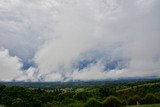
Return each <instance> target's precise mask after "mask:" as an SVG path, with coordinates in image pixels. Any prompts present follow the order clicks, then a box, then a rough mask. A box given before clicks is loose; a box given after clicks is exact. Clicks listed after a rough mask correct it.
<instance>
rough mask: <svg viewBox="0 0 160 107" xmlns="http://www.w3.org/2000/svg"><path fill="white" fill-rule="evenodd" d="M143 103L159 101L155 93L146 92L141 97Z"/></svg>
mask: <svg viewBox="0 0 160 107" xmlns="http://www.w3.org/2000/svg"><path fill="white" fill-rule="evenodd" d="M143 103H144V104H154V103H160V99H159V98H158V97H156V96H155V95H153V94H151V93H148V94H147V95H146V96H145V97H144V99H143Z"/></svg>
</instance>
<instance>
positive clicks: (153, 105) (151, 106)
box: [127, 104, 160, 107]
mask: <svg viewBox="0 0 160 107" xmlns="http://www.w3.org/2000/svg"><path fill="white" fill-rule="evenodd" d="M127 107H160V104H151V105H139V106H137V105H134V106H127Z"/></svg>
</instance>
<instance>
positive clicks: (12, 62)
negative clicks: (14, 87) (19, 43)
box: [0, 49, 22, 81]
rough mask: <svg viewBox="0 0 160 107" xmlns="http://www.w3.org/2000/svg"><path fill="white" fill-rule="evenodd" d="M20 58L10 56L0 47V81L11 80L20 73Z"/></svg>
mask: <svg viewBox="0 0 160 107" xmlns="http://www.w3.org/2000/svg"><path fill="white" fill-rule="evenodd" d="M20 61H21V60H20V59H19V58H18V57H16V56H14V57H12V56H10V55H9V52H8V50H6V49H0V68H1V69H0V75H1V77H0V78H1V79H0V80H1V81H11V80H14V79H15V78H17V76H18V75H20V74H21V73H22V72H21V67H22V63H21V62H20Z"/></svg>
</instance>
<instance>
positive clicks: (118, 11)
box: [0, 0, 160, 81]
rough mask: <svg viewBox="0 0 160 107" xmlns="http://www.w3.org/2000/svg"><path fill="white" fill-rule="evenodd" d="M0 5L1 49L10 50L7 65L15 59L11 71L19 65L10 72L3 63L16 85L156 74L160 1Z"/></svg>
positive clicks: (27, 0)
mask: <svg viewBox="0 0 160 107" xmlns="http://www.w3.org/2000/svg"><path fill="white" fill-rule="evenodd" d="M0 4H2V5H0V23H1V24H0V28H1V30H0V46H1V47H4V48H5V49H8V50H9V52H10V53H8V52H7V54H6V57H9V59H8V60H11V59H12V58H14V59H16V60H17V62H14V63H13V66H15V65H17V64H20V65H19V66H18V67H17V68H14V69H13V68H12V67H10V65H9V64H8V65H7V64H6V68H10V69H7V70H6V73H10V72H15V71H17V72H15V77H16V78H14V79H15V80H18V81H69V80H101V79H118V78H126V77H127V78H128V77H148V76H159V75H160V71H159V69H160V48H159V46H160V42H159V40H160V36H159V34H160V29H159V28H160V21H159V16H160V14H159V8H160V2H159V0H152V1H151V0H150V1H146V0H134V1H131V0H70V1H68V0H45V1H44V0H39V1H36V0H15V1H12V0H8V1H5V0H4V1H3V0H2V1H0ZM17 41H18V42H17ZM5 51H6V50H5ZM5 51H1V52H3V53H4V52H5ZM1 56H2V55H0V57H1ZM14 56H17V57H16V58H15V57H14ZM20 59H21V60H20ZM8 60H6V59H2V60H1V61H5V62H7V61H8ZM2 63H3V62H0V65H2ZM14 64H15V65H14ZM22 65H23V66H22ZM12 69H13V70H12ZM3 72H4V71H1V73H2V74H4V75H5V73H3ZM13 77H14V76H13ZM5 78H6V79H5ZM8 78H9V77H5V76H4V79H2V80H8ZM9 80H12V79H11V78H9Z"/></svg>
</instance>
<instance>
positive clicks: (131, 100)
mask: <svg viewBox="0 0 160 107" xmlns="http://www.w3.org/2000/svg"><path fill="white" fill-rule="evenodd" d="M137 102H138V103H141V102H142V98H141V97H140V96H139V95H135V96H133V97H130V98H129V99H128V104H129V105H136V104H137Z"/></svg>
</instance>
